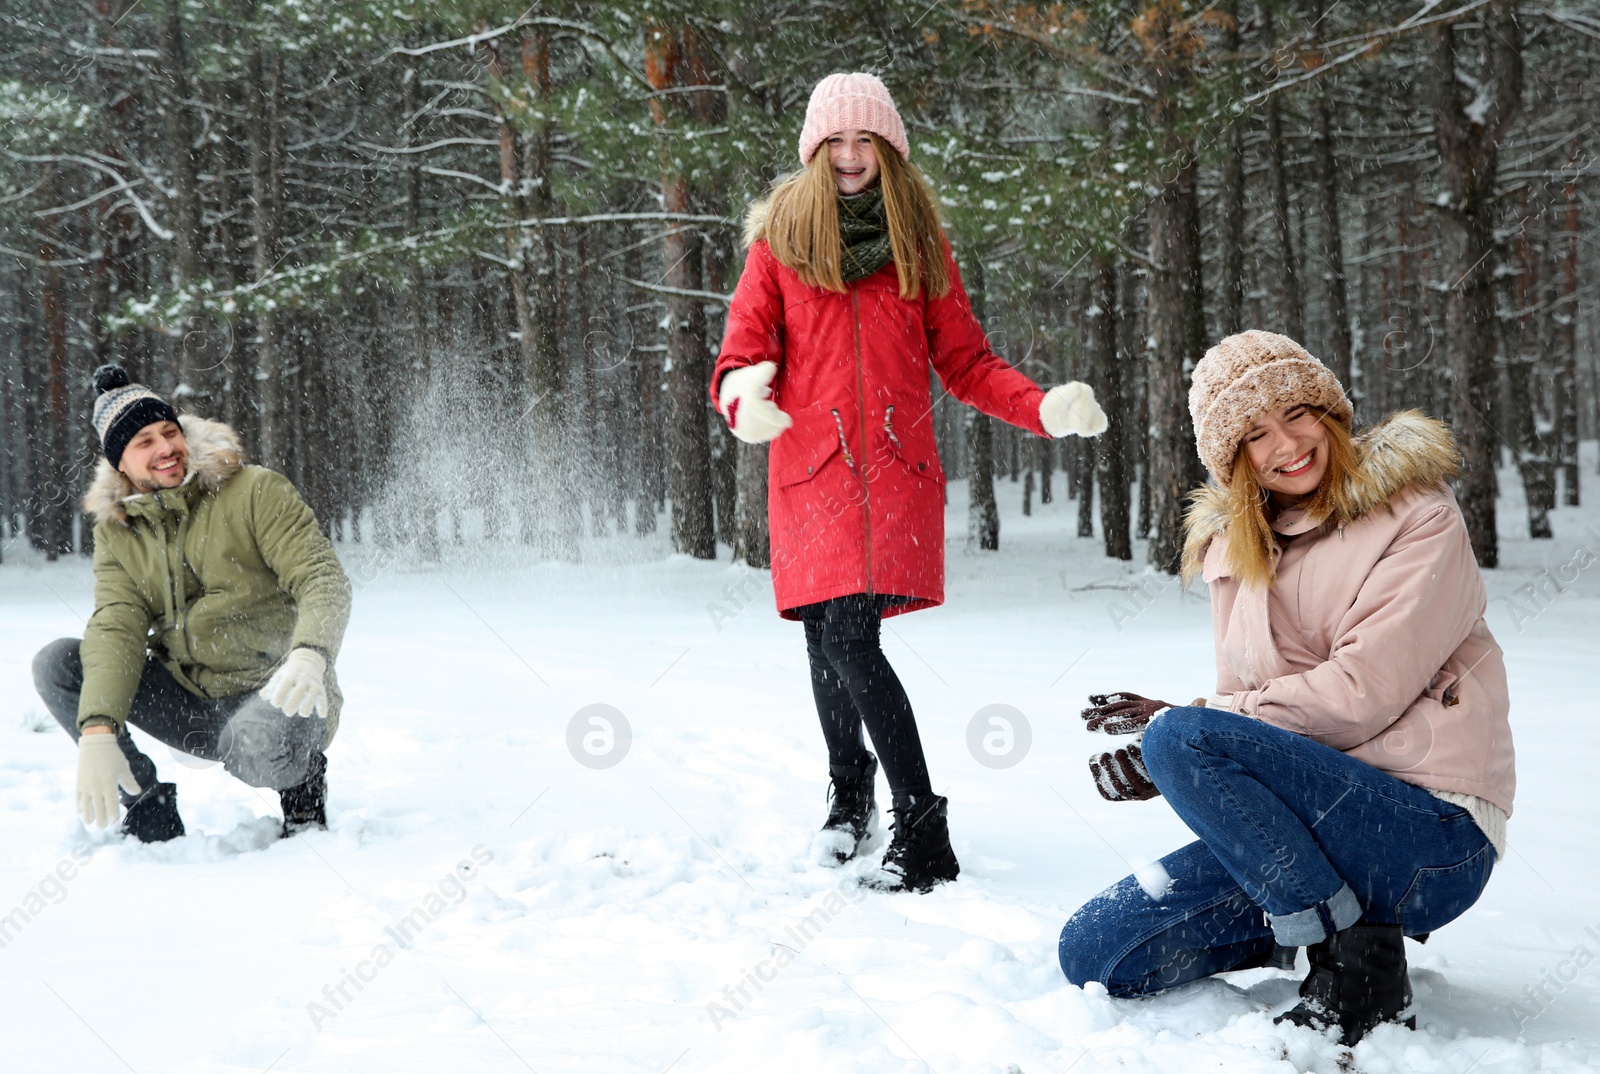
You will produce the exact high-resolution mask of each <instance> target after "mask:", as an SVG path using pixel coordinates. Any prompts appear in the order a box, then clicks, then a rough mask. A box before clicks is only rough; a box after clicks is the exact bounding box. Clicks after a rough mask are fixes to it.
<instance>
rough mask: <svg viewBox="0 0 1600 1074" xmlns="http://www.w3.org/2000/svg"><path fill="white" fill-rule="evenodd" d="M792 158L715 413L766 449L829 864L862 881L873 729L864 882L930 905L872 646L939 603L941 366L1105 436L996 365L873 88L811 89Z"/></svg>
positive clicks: (919, 824) (930, 856)
mask: <svg viewBox="0 0 1600 1074" xmlns="http://www.w3.org/2000/svg"><path fill="white" fill-rule="evenodd" d="M799 149H800V163H801V165H802V166H803V170H802V171H800V172H798V173H796V174H794V175H792V176H790V177H788V178H786V179H784V180H782V181H781V182H779V183H778V184H777V185H776V186H775V187H774V188H773V190H772V193H771V195H770V196H769V197H768V198H767V199H766V200H764V201H761V202H757V203H756V204H755V205H753V206H752V207H751V210H750V215H749V219H748V222H747V225H746V229H745V238H746V241H747V244H748V245H749V255H748V257H747V259H746V261H745V267H744V273H743V275H742V276H741V277H740V279H739V286H738V288H737V290H735V292H734V296H733V304H732V307H731V309H730V310H729V311H728V328H727V333H726V335H725V337H724V339H723V343H722V353H721V355H720V356H719V357H718V359H717V364H716V371H715V373H714V374H713V378H712V384H711V395H712V398H713V399H714V400H716V403H717V409H718V410H719V411H720V412H721V414H722V415H723V417H724V418H726V419H727V422H728V426H729V428H730V429H731V430H732V431H733V434H734V435H735V436H737V437H739V438H740V439H741V440H744V441H746V442H748V443H765V442H767V441H772V449H771V455H770V457H769V461H768V484H769V493H768V509H769V518H770V522H771V541H772V585H773V590H774V593H775V595H776V597H777V603H778V609H779V613H780V614H781V615H782V616H783V617H784V618H786V619H798V620H800V621H802V622H803V623H804V624H805V637H806V652H807V655H808V656H809V658H810V662H811V685H812V691H813V694H814V695H815V699H816V704H817V713H818V716H819V717H820V718H821V721H822V733H823V737H824V738H825V739H826V740H827V745H828V762H829V770H830V773H831V775H832V777H833V788H832V806H831V809H830V810H829V813H828V818H827V821H826V823H825V824H824V826H823V830H822V833H821V834H820V836H819V838H818V845H817V847H816V852H817V856H818V859H819V860H820V861H822V862H823V863H824V864H830V865H838V864H841V863H843V862H844V861H847V860H849V859H850V858H851V857H853V856H854V855H855V853H856V851H857V850H858V849H859V847H860V845H861V843H862V841H863V840H864V839H865V838H866V836H867V834H868V832H869V830H870V828H871V825H872V821H873V819H874V817H875V816H876V805H875V799H874V793H873V786H874V782H875V777H876V774H877V768H878V759H877V758H874V756H873V755H872V754H871V753H869V752H867V748H866V745H865V743H864V742H863V741H862V735H861V730H862V725H863V724H865V725H866V730H867V733H868V734H870V735H871V736H872V742H873V745H874V746H875V747H876V748H877V750H878V754H879V756H880V757H881V759H882V762H883V768H884V772H885V774H886V776H887V777H888V781H889V789H890V791H891V793H892V795H893V807H892V808H893V812H894V814H895V823H894V839H893V841H892V842H891V844H890V847H889V849H888V851H887V852H886V853H885V855H884V859H883V868H882V871H881V873H880V874H879V875H878V876H877V877H876V878H875V879H874V880H871V881H869V883H871V884H872V885H873V886H875V887H879V888H882V889H884V890H915V891H926V890H927V889H929V888H930V887H932V886H933V885H934V884H937V883H940V882H943V881H947V880H954V879H955V877H956V874H957V872H958V871H959V866H958V865H957V863H956V858H955V854H954V853H953V852H952V851H951V848H950V836H949V829H948V827H947V824H946V819H945V810H946V804H947V803H946V799H944V798H942V797H939V796H937V795H935V794H934V793H933V788H932V784H931V783H930V781H929V778H928V767H927V764H926V762H925V760H924V758H923V753H922V743H921V740H920V739H919V738H918V735H917V724H916V720H915V718H914V717H913V715H912V712H911V704H910V701H909V700H908V699H907V698H906V693H905V690H904V689H903V688H902V687H901V685H900V680H899V679H898V678H897V677H896V676H895V673H894V669H893V668H891V667H890V666H889V662H888V660H887V659H885V657H884V654H883V650H882V649H881V648H880V646H879V641H878V636H879V628H880V621H881V619H882V618H883V617H884V616H889V615H899V614H901V613H903V612H910V611H915V610H917V609H919V608H931V607H934V606H936V605H938V604H940V603H942V602H943V600H944V472H943V470H942V469H941V468H940V465H939V454H938V450H937V448H936V447H935V444H934V437H933V425H932V421H931V414H932V410H933V403H932V401H931V399H930V398H929V385H928V367H929V365H930V363H931V365H932V367H933V369H934V371H935V372H936V373H937V374H938V375H939V379H940V381H941V382H942V383H943V384H944V386H945V388H946V389H947V390H948V391H949V392H950V394H952V395H954V396H955V397H956V398H958V399H960V400H961V401H962V402H965V403H969V404H971V405H973V406H976V407H977V408H978V409H980V410H982V411H983V412H984V413H986V414H990V415H992V416H994V417H997V418H1000V419H1001V420H1003V421H1007V422H1010V423H1011V424H1013V425H1016V426H1019V427H1021V428H1023V429H1027V430H1029V431H1030V432H1033V433H1036V434H1038V435H1041V436H1045V435H1048V436H1065V435H1067V434H1069V433H1077V434H1080V435H1093V434H1097V433H1099V432H1101V431H1102V430H1103V429H1104V428H1105V415H1104V414H1102V413H1101V411H1100V408H1099V407H1098V406H1097V405H1096V404H1095V401H1094V393H1093V391H1091V390H1090V389H1089V387H1088V386H1087V385H1084V384H1081V383H1072V384H1067V385H1062V386H1060V387H1057V388H1054V389H1052V390H1051V391H1049V392H1048V393H1047V392H1045V391H1043V390H1041V389H1040V388H1039V387H1037V386H1036V385H1035V384H1034V383H1033V382H1032V381H1031V380H1029V379H1028V378H1027V377H1025V376H1023V375H1022V374H1021V373H1019V372H1017V371H1016V370H1015V369H1012V368H1011V367H1010V366H1009V365H1007V364H1006V363H1005V362H1004V361H1002V360H1001V359H1000V358H999V357H997V356H996V355H995V354H994V352H993V351H992V350H990V348H989V343H988V340H987V339H986V337H985V336H984V333H983V329H982V328H981V327H979V325H978V323H977V321H976V319H975V318H974V317H973V314H972V306H971V304H970V302H969V301H968V300H967V295H966V292H965V291H964V290H963V289H962V287H961V277H960V274H959V273H958V271H957V269H956V263H955V260H954V258H953V257H952V256H951V252H950V245H949V243H948V242H947V241H946V239H945V235H944V229H943V227H942V226H941V225H940V222H939V214H938V210H937V208H936V203H935V201H934V197H933V193H932V191H931V190H930V189H929V187H928V184H927V181H926V180H925V179H924V178H923V177H922V175H921V173H920V172H919V171H918V170H917V169H916V167H915V166H914V165H912V164H911V163H910V161H909V160H908V157H909V153H910V147H909V145H908V143H907V141H906V132H905V126H904V125H903V124H902V123H901V120H900V115H899V113H898V112H897V111H896V109H895V106H894V102H893V100H892V99H891V98H890V96H889V91H888V90H887V89H886V88H885V87H884V85H883V83H882V82H881V81H879V80H878V79H877V78H875V77H873V76H872V75H869V74H861V73H854V74H835V75H830V76H828V77H827V78H825V79H823V80H822V81H821V82H820V83H818V84H817V87H816V89H815V90H814V91H813V92H812V95H811V101H810V104H809V105H808V106H807V108H806V121H805V127H804V129H803V130H802V131H801V134H800V146H799ZM780 434H781V435H780Z"/></svg>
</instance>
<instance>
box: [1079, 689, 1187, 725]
mask: <svg viewBox="0 0 1600 1074" xmlns="http://www.w3.org/2000/svg"><path fill="white" fill-rule="evenodd" d="M1171 707H1172V705H1171V703H1170V702H1166V701H1157V700H1155V699H1154V698H1149V697H1140V696H1139V695H1138V694H1130V693H1128V692H1127V691H1126V690H1120V691H1118V692H1117V693H1114V694H1090V695H1089V707H1088V708H1086V709H1084V710H1083V713H1082V715H1083V722H1084V723H1085V725H1087V726H1088V728H1089V730H1091V731H1104V732H1105V733H1106V734H1108V735H1132V734H1137V733H1138V732H1140V731H1143V730H1144V729H1145V728H1146V727H1148V726H1150V720H1151V719H1152V718H1153V717H1154V716H1155V714H1156V713H1158V712H1160V711H1161V710H1162V709H1170V708H1171Z"/></svg>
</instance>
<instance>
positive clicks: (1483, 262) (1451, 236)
mask: <svg viewBox="0 0 1600 1074" xmlns="http://www.w3.org/2000/svg"><path fill="white" fill-rule="evenodd" d="M1484 23H1485V26H1486V27H1487V32H1486V34H1485V36H1486V38H1487V41H1486V45H1485V47H1486V49H1487V56H1486V58H1487V60H1488V64H1487V66H1488V67H1489V68H1490V72H1491V73H1490V77H1489V80H1488V81H1489V84H1488V85H1486V86H1485V87H1484V89H1485V91H1486V92H1489V93H1491V94H1492V95H1493V99H1492V101H1491V102H1489V103H1488V104H1487V106H1486V107H1484V106H1483V105H1482V102H1477V101H1475V102H1473V112H1472V114H1471V115H1469V114H1468V109H1467V107H1466V105H1465V104H1464V103H1463V101H1462V100H1461V92H1460V87H1459V85H1458V82H1457V76H1456V62H1455V51H1456V43H1457V37H1456V33H1455V29H1454V27H1453V26H1451V25H1450V24H1443V25H1440V26H1438V27H1436V28H1435V29H1434V31H1433V37H1434V94H1435V98H1434V132H1435V136H1436V138H1437V140H1438V145H1439V157H1440V165H1441V167H1440V178H1441V181H1442V185H1443V188H1444V190H1443V194H1444V196H1443V197H1441V198H1440V199H1439V200H1440V213H1439V221H1440V235H1441V239H1442V240H1443V243H1442V244H1443V247H1444V251H1443V253H1444V269H1445V271H1446V272H1447V273H1448V276H1449V279H1450V280H1451V283H1452V286H1451V288H1450V293H1449V322H1448V330H1447V331H1448V335H1447V339H1448V341H1449V350H1450V356H1451V366H1452V372H1453V373H1454V376H1455V384H1454V385H1453V387H1454V389H1455V392H1456V395H1457V400H1456V403H1457V405H1456V407H1455V408H1454V410H1455V415H1456V421H1455V428H1456V437H1457V440H1458V442H1459V445H1460V449H1461V454H1462V459H1463V466H1462V474H1461V477H1460V480H1459V487H1458V490H1457V491H1458V494H1459V498H1460V500H1461V509H1462V513H1463V515H1464V516H1465V517H1466V522H1467V532H1468V533H1469V534H1470V536H1471V539H1472V550H1473V554H1474V555H1476V557H1477V559H1478V563H1479V565H1480V566H1482V567H1494V566H1496V565H1497V564H1498V562H1499V558H1500V547H1499V539H1498V536H1497V534H1496V533H1495V462H1496V461H1497V456H1498V454H1499V452H1498V450H1497V447H1496V445H1497V441H1496V439H1495V433H1494V427H1493V423H1494V413H1493V409H1494V408H1493V397H1494V383H1495V375H1494V359H1495V351H1496V340H1497V338H1498V335H1499V333H1498V332H1497V331H1496V330H1495V309H1494V288H1493V280H1494V272H1495V269H1496V262H1495V259H1494V194H1495V189H1496V180H1497V172H1498V150H1499V139H1500V137H1501V136H1502V135H1503V134H1504V132H1505V130H1506V129H1507V128H1508V127H1509V125H1510V123H1511V120H1512V118H1513V117H1514V116H1515V115H1516V113H1517V112H1518V110H1519V108H1520V104H1521V94H1522V69H1521V57H1520V54H1519V53H1518V52H1517V43H1518V41H1519V40H1520V38H1519V34H1520V31H1519V29H1518V26H1517V23H1516V20H1515V18H1514V17H1512V11H1511V9H1510V7H1509V5H1507V4H1506V3H1504V2H1501V3H1498V4H1496V5H1494V6H1492V7H1491V8H1490V9H1489V10H1488V11H1487V12H1486V13H1485V15H1484Z"/></svg>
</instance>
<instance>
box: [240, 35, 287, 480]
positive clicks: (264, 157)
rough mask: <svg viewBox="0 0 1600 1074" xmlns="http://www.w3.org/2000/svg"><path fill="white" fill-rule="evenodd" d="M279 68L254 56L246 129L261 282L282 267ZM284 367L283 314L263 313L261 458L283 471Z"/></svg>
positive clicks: (259, 333)
mask: <svg viewBox="0 0 1600 1074" xmlns="http://www.w3.org/2000/svg"><path fill="white" fill-rule="evenodd" d="M277 70H278V65H277V63H276V61H275V60H270V61H269V60H266V59H264V58H263V57H262V55H261V50H260V49H259V48H258V49H255V50H253V51H252V52H251V54H250V61H249V67H248V78H249V90H248V93H249V109H250V120H249V122H248V123H246V124H245V128H246V135H247V137H248V139H249V144H250V221H251V231H252V232H253V234H252V236H251V267H252V272H253V274H254V277H255V279H256V281H257V282H259V281H261V280H262V279H264V278H265V277H266V276H267V275H268V274H269V273H271V272H272V270H273V269H274V268H275V267H276V266H277V262H278V233H279V223H278V206H277V203H276V201H275V199H274V197H273V194H274V188H275V183H274V179H273V176H274V173H275V171H276V170H277V159H276V157H277V153H276V150H277V144H276V142H277V139H276V137H275V130H276V127H277V118H278V117H277V111H278V105H277V102H278V95H279V92H278V86H277V81H278V80H277V77H276V76H277ZM284 376H285V372H284V362H283V356H282V354H281V353H280V344H279V341H278V314H277V311H276V310H275V309H263V310H261V311H260V312H259V313H257V314H256V375H255V389H256V400H257V402H256V407H257V429H258V431H257V441H256V450H255V456H256V458H257V459H258V460H260V462H261V464H262V465H263V466H267V467H271V468H273V469H282V468H283V465H284V456H285V440H286V437H285V431H284V420H285V415H284V407H285V406H286V405H287V400H286V399H285V398H284V386H283V382H284Z"/></svg>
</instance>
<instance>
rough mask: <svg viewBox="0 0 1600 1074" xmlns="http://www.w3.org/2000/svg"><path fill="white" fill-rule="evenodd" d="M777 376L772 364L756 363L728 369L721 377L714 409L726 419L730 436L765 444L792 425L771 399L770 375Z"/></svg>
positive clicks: (771, 376) (776, 369) (792, 422)
mask: <svg viewBox="0 0 1600 1074" xmlns="http://www.w3.org/2000/svg"><path fill="white" fill-rule="evenodd" d="M777 375H778V367H777V365H775V364H774V363H772V362H757V363H756V364H755V365H747V366H741V367H739V368H738V369H734V370H730V371H729V372H727V373H726V374H724V375H723V377H722V387H721V388H720V389H719V390H718V392H717V409H718V410H720V411H722V416H723V417H724V418H727V419H728V428H729V429H730V430H732V431H733V435H734V436H737V437H738V438H739V439H740V440H743V441H744V442H745V443H747V444H765V443H766V442H767V441H768V440H771V439H772V438H773V437H775V436H777V435H778V434H779V433H781V432H783V431H784V430H785V429H787V428H788V427H789V426H791V425H793V424H794V420H793V419H792V418H790V417H789V415H787V414H785V413H784V412H783V411H781V410H779V409H778V404H776V403H774V402H773V401H772V387H771V385H772V378H773V377H775V376H777Z"/></svg>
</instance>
